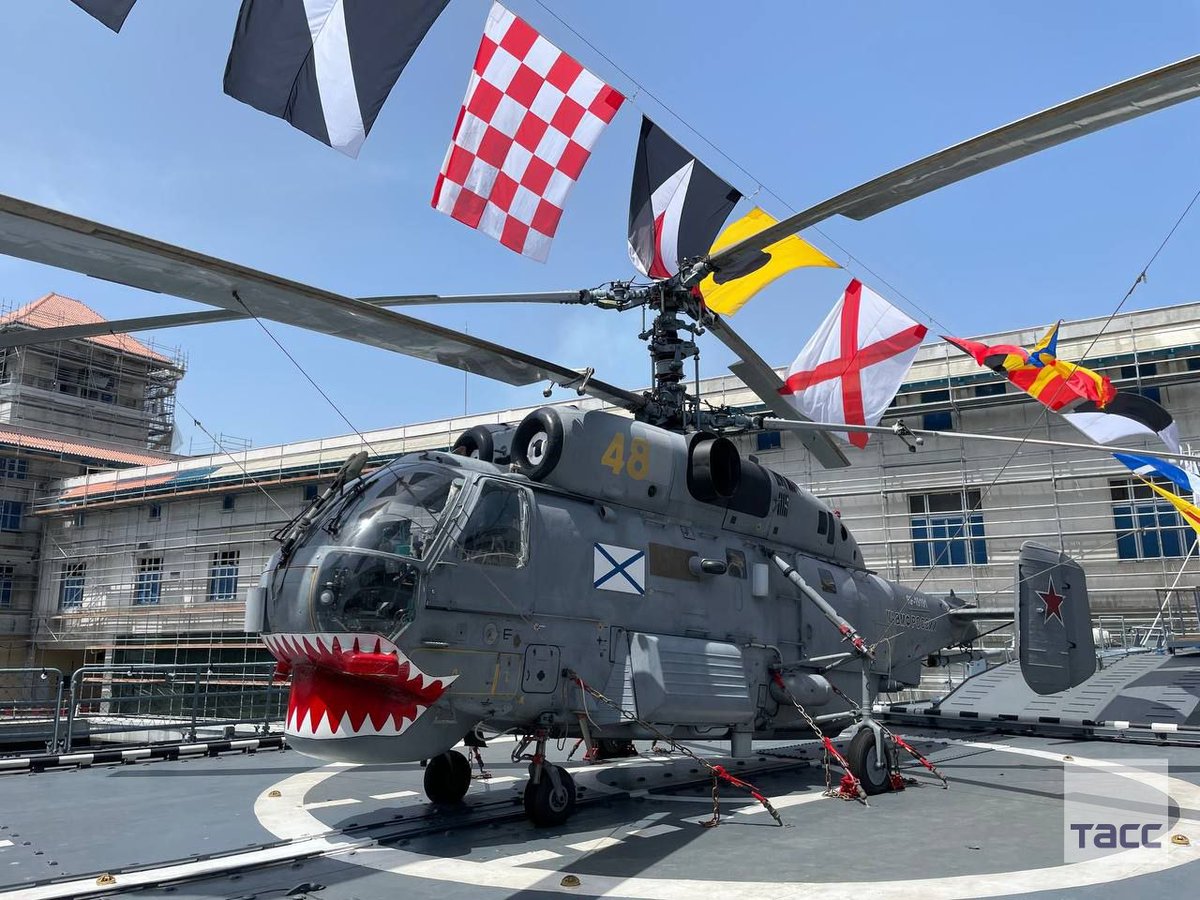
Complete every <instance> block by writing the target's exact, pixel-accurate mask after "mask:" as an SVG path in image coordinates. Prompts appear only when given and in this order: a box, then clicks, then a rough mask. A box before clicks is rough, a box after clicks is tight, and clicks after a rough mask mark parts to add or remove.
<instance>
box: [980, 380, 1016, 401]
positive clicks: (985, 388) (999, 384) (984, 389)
mask: <svg viewBox="0 0 1200 900" xmlns="http://www.w3.org/2000/svg"><path fill="white" fill-rule="evenodd" d="M1007 388H1008V382H1006V381H996V382H993V383H991V384H977V385H975V396H976V397H998V396H1000V395H1001V394H1003V393H1004V392H1005V390H1006V389H1007Z"/></svg>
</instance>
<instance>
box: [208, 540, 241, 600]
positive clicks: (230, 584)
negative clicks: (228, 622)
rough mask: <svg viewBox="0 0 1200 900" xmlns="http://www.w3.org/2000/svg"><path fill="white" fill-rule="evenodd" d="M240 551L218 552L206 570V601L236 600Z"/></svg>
mask: <svg viewBox="0 0 1200 900" xmlns="http://www.w3.org/2000/svg"><path fill="white" fill-rule="evenodd" d="M241 555H242V554H241V551H240V550H218V551H217V552H216V553H214V554H213V555H212V563H211V565H210V566H209V568H208V599H209V600H236V599H237V589H238V561H239V559H240V558H241Z"/></svg>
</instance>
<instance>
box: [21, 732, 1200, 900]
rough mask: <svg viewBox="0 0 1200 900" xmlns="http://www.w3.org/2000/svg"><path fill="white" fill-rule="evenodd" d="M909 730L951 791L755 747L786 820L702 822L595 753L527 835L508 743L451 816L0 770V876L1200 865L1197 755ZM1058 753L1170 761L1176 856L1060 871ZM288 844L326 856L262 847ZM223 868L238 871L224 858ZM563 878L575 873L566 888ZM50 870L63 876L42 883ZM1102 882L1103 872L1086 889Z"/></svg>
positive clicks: (766, 875)
mask: <svg viewBox="0 0 1200 900" xmlns="http://www.w3.org/2000/svg"><path fill="white" fill-rule="evenodd" d="M920 745H921V746H922V747H923V748H925V749H928V750H930V751H931V752H932V754H933V759H934V761H935V762H936V763H937V764H938V765H939V766H940V767H941V768H942V769H943V770H944V771H945V772H946V774H947V775H948V776H949V777H950V779H951V786H950V789H949V790H942V789H941V786H940V784H939V783H938V782H936V781H935V780H933V779H931V778H929V777H926V776H925V775H924V773H923V772H922V771H921V770H916V769H910V770H908V772H909V774H912V775H914V776H915V777H916V778H918V779H919V782H920V783H919V785H918V786H916V787H911V788H909V789H908V790H905V791H904V792H902V793H896V794H887V795H882V796H879V797H875V798H872V801H871V806H870V807H869V808H865V807H863V806H861V805H859V804H857V803H852V802H845V801H840V800H832V799H826V798H823V797H821V792H822V790H823V789H824V787H825V784H824V779H823V775H822V771H821V769H820V767H819V766H817V765H815V764H814V763H813V762H811V760H813V759H815V758H816V757H817V753H816V750H815V748H811V747H804V748H797V747H796V746H795V745H792V748H791V749H788V748H776V749H774V750H767V751H765V752H764V753H762V754H760V755H758V756H756V757H754V758H753V759H751V760H749V761H746V762H745V764H743V765H741V766H738V765H737V764H736V763H731V762H729V761H725V762H726V764H727V765H730V767H731V769H732V770H734V771H735V772H737V773H738V774H745V775H746V777H749V778H751V779H752V780H753V781H754V782H755V783H756V784H757V785H758V786H759V787H760V788H761V789H762V790H763V791H764V792H765V793H766V794H767V795H768V796H770V797H771V798H772V800H773V801H774V802H775V803H776V805H777V806H778V807H779V809H780V812H781V814H782V815H783V817H784V818H785V820H786V821H787V822H788V825H789V827H787V828H778V827H776V826H775V825H774V823H773V822H772V820H771V818H770V817H769V816H768V815H767V814H766V813H765V812H763V811H762V810H761V808H760V807H759V806H758V805H757V804H756V803H755V802H754V801H753V800H751V799H750V798H748V797H746V796H745V795H744V794H740V793H737V792H735V791H733V790H732V789H724V790H723V791H722V807H723V809H724V811H725V818H724V820H723V822H722V824H721V826H720V827H718V828H715V829H706V828H702V827H700V825H699V824H698V823H699V822H700V821H702V820H704V819H706V818H708V817H709V816H710V815H711V811H712V805H711V797H710V795H709V786H708V782H707V781H702V780H701V781H697V780H696V779H697V778H703V772H699V773H696V772H693V769H695V768H696V767H695V764H694V763H692V762H690V761H688V760H686V759H679V758H677V757H672V758H666V757H661V756H652V755H650V754H649V753H646V754H644V755H643V756H642V757H638V758H635V759H632V760H626V761H618V762H617V763H616V764H609V765H605V766H594V767H589V766H587V765H584V764H581V763H578V762H577V761H576V762H572V763H571V764H570V767H571V769H572V771H573V773H574V774H575V777H576V781H577V785H578V787H579V788H580V789H581V790H580V795H581V798H584V800H587V798H589V797H591V798H598V799H596V800H594V801H593V802H585V803H583V805H581V806H580V808H579V811H578V813H577V814H576V816H575V817H574V818H573V819H572V820H571V821H570V822H569V823H568V824H567V826H565V827H563V828H560V829H549V830H536V829H533V828H531V827H530V826H529V825H528V824H527V823H526V822H525V821H524V820H523V818H522V817H521V808H520V805H519V802H518V800H519V796H520V794H519V790H520V788H521V787H522V786H523V783H524V777H525V771H524V766H523V765H518V764H514V763H511V762H509V761H508V755H509V753H510V751H511V749H512V744H511V743H495V744H493V745H492V746H491V747H489V748H488V750H486V751H485V754H486V756H487V759H488V766H489V770H490V772H491V774H492V776H493V777H492V778H491V779H490V781H487V782H484V781H478V780H477V781H476V783H475V784H474V785H473V786H472V790H471V793H470V794H469V795H468V802H467V803H466V804H464V807H463V808H462V809H460V810H455V811H451V812H437V811H434V810H432V808H431V807H429V805H428V804H426V803H425V802H424V796H423V794H422V793H421V777H422V770H421V769H420V767H419V766H417V765H402V766H394V767H372V766H336V765H335V766H320V765H314V764H313V761H312V760H309V759H306V758H305V757H302V756H299V755H298V754H296V753H294V752H291V751H287V752H279V751H263V752H259V753H257V754H253V755H232V756H224V757H217V758H196V759H191V760H179V761H163V762H151V763H144V764H133V765H124V766H114V767H107V768H93V769H85V770H78V771H76V770H68V771H47V772H44V773H41V774H36V775H7V776H0V891H3V892H12V896H23V897H25V896H27V897H31V898H33V897H52V896H79V895H81V892H82V891H85V890H91V891H94V892H96V893H99V892H101V891H102V890H103V889H102V888H100V887H97V886H95V877H96V875H97V874H98V873H100V872H111V873H113V874H114V875H115V876H116V879H117V884H116V888H117V889H121V888H125V889H132V888H134V887H135V886H136V885H137V883H138V881H139V878H140V879H142V880H145V881H148V882H153V883H158V882H160V881H161V879H162V878H163V877H165V876H170V875H172V873H174V874H178V873H179V872H180V871H181V870H179V869H173V870H162V871H153V870H152V871H150V872H147V873H143V874H142V875H140V876H139V875H138V874H137V873H136V872H134V871H132V870H133V869H135V868H137V867H147V866H149V867H161V866H162V865H163V864H166V863H170V862H172V861H179V860H181V859H183V858H187V857H192V858H194V857H198V856H201V857H202V856H204V855H207V854H228V853H235V852H251V849H252V848H255V847H260V846H261V845H265V844H269V843H271V842H277V843H279V844H280V846H279V847H278V848H277V849H276V850H275V851H269V850H268V851H262V850H259V851H257V852H258V853H259V854H260V856H259V857H250V856H241V857H225V858H216V859H210V860H207V861H206V860H204V859H200V860H199V861H197V862H194V863H193V868H194V869H195V868H204V867H205V866H208V867H210V868H211V869H214V870H219V871H214V872H212V873H211V874H209V875H208V876H207V877H202V878H199V879H197V880H190V881H187V882H183V883H179V884H177V885H173V886H172V885H165V886H164V885H162V884H159V885H158V886H157V887H153V888H147V889H143V890H142V891H140V892H139V896H154V897H157V896H164V897H173V898H184V897H189V898H190V897H196V898H200V897H260V898H265V897H280V896H284V895H287V894H288V893H289V892H290V891H292V890H293V889H295V888H297V887H301V886H303V885H304V884H305V883H308V885H309V886H310V888H315V887H316V886H321V887H320V889H319V890H318V889H310V890H308V891H301V892H300V893H298V894H294V896H310V897H314V898H321V900H334V898H339V900H340V898H351V897H354V898H374V897H379V898H383V897H395V896H405V897H415V898H420V897H438V898H450V897H466V896H471V897H477V896H484V897H500V896H511V895H513V894H514V893H520V892H530V893H531V894H533V895H536V894H538V893H556V894H561V893H567V894H573V895H576V896H597V895H600V894H606V895H608V896H618V897H664V898H675V897H694V896H697V895H699V894H702V893H704V892H706V891H711V892H713V893H714V895H715V894H720V895H721V896H722V897H723V898H725V897H760V896H771V897H784V896H796V897H804V898H806V900H811V898H814V897H835V896H836V897H845V896H852V895H854V894H856V893H859V892H865V891H869V892H870V893H871V894H872V895H873V896H917V895H920V896H921V897H922V898H923V900H931V898H938V897H968V896H1007V895H1013V896H1016V895H1024V896H1029V895H1030V893H1032V894H1033V896H1038V895H1039V894H1040V895H1041V896H1055V897H1058V896H1067V895H1080V896H1084V895H1086V896H1099V897H1117V896H1122V897H1124V896H1135V895H1136V896H1148V895H1150V894H1151V892H1153V891H1167V890H1173V891H1180V892H1183V891H1187V890H1188V886H1189V885H1191V886H1192V887H1193V888H1194V885H1195V884H1196V882H1197V878H1200V865H1197V862H1196V861H1197V860H1198V859H1200V824H1197V820H1200V789H1198V788H1197V785H1198V784H1200V749H1193V748H1188V747H1180V746H1163V747H1155V748H1147V747H1145V746H1138V745H1130V744H1119V743H1113V742H1095V741H1093V742H1081V741H1062V740H1052V739H1042V738H1030V737H1002V736H989V735H983V736H980V735H962V734H952V733H933V732H930V733H927V734H926V735H925V736H924V737H923V738H922V740H921V744H920ZM696 749H697V750H698V751H699V752H703V753H705V754H712V755H714V756H715V755H716V753H719V752H720V751H719V749H718V748H717V747H715V746H714V747H711V748H705V747H699V746H698V747H697V748H696ZM1065 754H1071V755H1073V756H1074V757H1075V758H1077V759H1078V758H1103V759H1130V758H1145V757H1146V756H1148V755H1153V756H1161V757H1166V758H1168V759H1169V760H1170V764H1171V770H1172V775H1173V777H1174V778H1175V779H1176V781H1174V782H1173V796H1174V797H1175V800H1176V803H1177V804H1178V806H1179V807H1180V813H1179V816H1180V817H1181V818H1180V820H1179V821H1178V822H1177V823H1176V827H1175V828H1174V831H1180V832H1182V833H1184V834H1186V835H1187V836H1188V837H1189V838H1190V839H1191V841H1192V844H1191V846H1190V847H1172V848H1171V851H1170V852H1171V854H1172V855H1171V861H1172V863H1173V865H1172V867H1171V868H1166V869H1163V870H1160V871H1149V872H1146V873H1144V874H1140V875H1136V876H1134V877H1131V878H1127V879H1124V880H1118V881H1111V882H1109V883H1103V876H1104V875H1105V873H1104V871H1103V870H1101V869H1099V868H1093V869H1089V868H1088V866H1084V867H1083V868H1082V869H1081V868H1080V867H1078V866H1075V867H1069V866H1064V865H1063V864H1062V830H1061V828H1062V826H1061V821H1062V802H1061V795H1062V778H1063V776H1062V765H1061V759H1062V756H1063V755H1065ZM563 756H565V753H560V754H558V755H557V758H559V759H561V758H562V757H563ZM689 781H691V783H687V782H689ZM272 790H278V791H279V792H280V796H278V797H271V796H269V794H270V791H272ZM409 792H411V793H409ZM398 816H399V817H400V818H399V819H397V817H398ZM383 823H389V824H387V825H386V826H385V825H384V824H383ZM305 838H308V839H309V841H308V843H307V844H298V843H296V842H297V841H303V839H305ZM314 838H315V840H314ZM6 841H11V844H5V843H4V842H6ZM289 841H290V842H292V843H290V844H289V843H287V842H289ZM300 846H303V847H308V848H312V847H316V850H314V853H315V852H317V851H318V850H319V851H321V853H322V855H310V856H309V857H308V858H305V859H299V860H289V861H288V862H285V863H283V864H276V865H266V864H265V863H264V860H263V859H262V854H264V853H267V854H269V853H270V852H275V853H277V854H282V855H288V854H291V855H294V853H293V850H294V849H295V848H296V847H300ZM235 862H237V863H239V864H241V866H242V868H240V869H239V870H237V871H230V869H229V867H230V865H231V864H232V863H235ZM1088 865H1091V864H1088ZM568 874H570V875H574V876H576V877H577V878H579V880H580V884H579V886H578V887H563V886H562V884H561V882H562V879H563V877H564V876H565V875H568ZM51 878H58V879H67V880H68V881H67V882H64V883H60V884H57V885H54V884H46V883H45V881H46V879H51ZM1097 878H1101V880H1102V883H1100V884H1095V885H1092V886H1090V887H1089V886H1083V884H1084V883H1086V882H1087V881H1088V880H1089V879H1092V880H1095V879H1097ZM70 879H82V881H78V882H75V883H70ZM8 895H9V894H8V893H4V894H0V896H8Z"/></svg>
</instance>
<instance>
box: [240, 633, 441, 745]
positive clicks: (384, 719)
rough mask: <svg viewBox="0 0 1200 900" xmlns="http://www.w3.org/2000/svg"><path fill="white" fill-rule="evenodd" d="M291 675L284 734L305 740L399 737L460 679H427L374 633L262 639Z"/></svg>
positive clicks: (393, 646)
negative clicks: (378, 736)
mask: <svg viewBox="0 0 1200 900" xmlns="http://www.w3.org/2000/svg"><path fill="white" fill-rule="evenodd" d="M263 640H264V641H265V642H266V644H267V647H268V648H269V649H270V651H271V653H272V654H273V655H274V656H275V658H276V659H277V660H278V661H279V663H280V665H281V666H288V667H290V669H291V673H292V690H291V696H290V698H289V702H288V716H287V723H286V733H287V734H289V735H292V736H294V737H300V738H308V739H318V740H320V739H333V738H354V737H365V736H373V735H399V734H403V733H404V732H405V731H407V730H408V729H409V728H410V727H411V726H412V725H413V724H414V723H415V722H416V721H417V720H418V719H419V718H420V717H421V716H422V715H424V713H425V711H426V710H428V709H429V707H430V706H432V705H433V704H434V703H436V702H437V701H438V700H439V699H440V698H441V697H442V695H443V694H444V693H445V692H446V690H447V688H449V687H450V685H451V684H452V683H453V682H454V680H455V679H456V678H457V677H458V676H456V675H449V676H442V677H437V676H432V675H429V674H427V673H425V672H424V671H422V670H421V668H420V667H419V666H418V665H417V664H416V663H414V662H413V661H412V660H411V659H409V658H408V656H407V655H405V653H404V652H403V651H402V650H401V649H400V648H399V647H397V646H396V645H395V644H393V643H392V642H391V641H389V640H388V639H387V638H384V637H381V636H379V635H373V634H278V633H276V634H265V635H263Z"/></svg>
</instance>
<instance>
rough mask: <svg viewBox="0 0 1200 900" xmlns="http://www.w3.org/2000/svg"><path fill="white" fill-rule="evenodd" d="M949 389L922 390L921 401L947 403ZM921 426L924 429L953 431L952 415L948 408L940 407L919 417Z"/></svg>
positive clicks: (948, 400)
mask: <svg viewBox="0 0 1200 900" xmlns="http://www.w3.org/2000/svg"><path fill="white" fill-rule="evenodd" d="M949 402H950V392H949V391H922V392H921V403H923V404H924V403H949ZM921 427H922V428H924V429H925V430H926V431H953V430H954V417H953V416H952V415H951V414H950V410H948V409H941V410H937V411H936V412H927V413H925V414H924V415H923V416H922V417H921Z"/></svg>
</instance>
